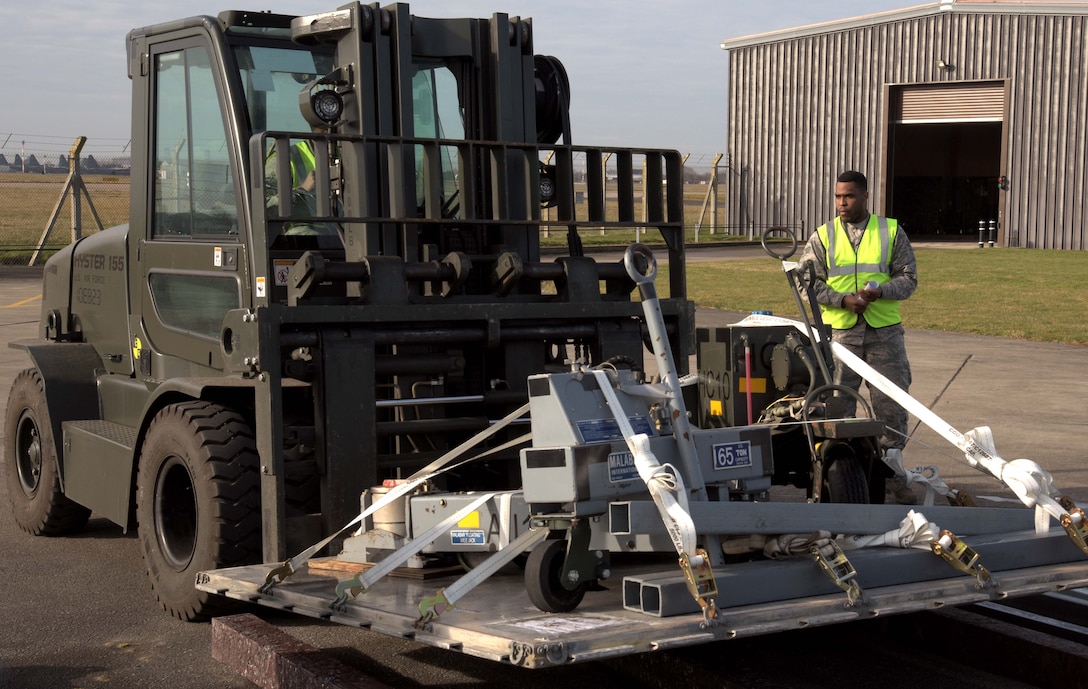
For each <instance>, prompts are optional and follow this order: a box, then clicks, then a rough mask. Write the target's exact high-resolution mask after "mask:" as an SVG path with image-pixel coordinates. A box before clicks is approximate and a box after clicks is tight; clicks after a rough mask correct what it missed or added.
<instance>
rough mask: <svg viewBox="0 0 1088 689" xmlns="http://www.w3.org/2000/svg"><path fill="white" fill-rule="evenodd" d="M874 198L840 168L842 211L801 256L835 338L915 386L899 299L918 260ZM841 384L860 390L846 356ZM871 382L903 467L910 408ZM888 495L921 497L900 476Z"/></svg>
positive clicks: (888, 453)
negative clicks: (875, 209)
mask: <svg viewBox="0 0 1088 689" xmlns="http://www.w3.org/2000/svg"><path fill="white" fill-rule="evenodd" d="M868 202H869V185H868V180H866V178H865V175H863V174H861V173H860V172H857V171H854V170H848V171H846V172H843V173H842V174H840V175H839V176H838V178H837V180H836V183H835V209H836V210H837V211H838V215H837V217H835V218H834V219H832V220H829V221H828V222H827V223H826V224H824V225H821V226H820V227H819V228H817V229H816V231H815V232H814V233H813V234H812V236H811V237H810V238H809V240H808V243H807V244H806V246H805V250H804V253H803V254H802V257H801V262H802V263H809V264H811V270H812V273H811V274H813V275H815V284H814V286H813V288H814V290H815V292H816V300H817V302H819V304H820V310H821V312H822V315H823V319H824V322H825V323H827V324H828V325H829V326H831V336H832V339H833V340H835V341H836V342H838V343H840V344H842V345H843V346H844V347H846V348H847V349H849V350H850V351H851V352H853V353H854V354H856V355H857V356H858V357H860V358H861V359H862V360H864V361H865V362H866V363H868V364H869V365H870V366H872V367H873V368H874V369H876V370H877V371H879V372H880V373H881V374H883V375H884V376H885V377H887V378H888V379H889V380H890V381H892V382H893V383H895V384H896V385H897V386H899V387H900V388H902V389H903V390H904V391H907V390H909V388H910V382H911V374H910V362H909V361H908V359H907V350H906V344H905V342H904V332H903V323H902V318H901V317H900V313H899V302H901V301H903V300H905V299H908V298H909V297H910V296H911V295H912V294H914V290H915V289H916V288H917V287H918V266H917V262H916V261H915V258H914V249H913V248H912V247H911V244H910V240H909V239H907V234H906V232H905V231H904V230H903V228H902V227H899V223H898V222H897V221H896V220H895V218H885V217H881V216H877V215H874V214H872V213H870V212H869V208H868ZM835 383H836V384H838V385H843V386H845V387H849V388H850V389H852V390H858V389H859V388H860V387H861V376H859V375H858V374H857V373H855V372H854V371H853V370H852V369H850V368H848V367H846V366H845V365H843V364H842V363H841V362H839V363H838V365H837V366H836V367H835ZM868 388H869V396H870V398H871V400H872V404H873V413H874V414H875V415H876V417H877V418H878V419H880V420H881V421H883V422H884V425H885V431H884V436H883V437H882V438H881V446H882V448H883V450H884V454H885V458H886V461H887V462H888V463H889V465H894V466H899V467H901V466H902V462H903V459H902V457H903V455H902V451H903V447H904V446H905V445H906V439H907V412H906V410H905V409H903V407H901V406H900V405H899V404H898V403H897V402H895V401H894V400H892V399H891V398H889V397H888V396H887V395H885V394H884V393H883V392H881V391H880V390H878V389H876V388H875V387H873V386H871V385H870V386H868ZM844 401H845V408H846V413H847V415H849V416H852V415H854V413H855V412H856V401H855V400H854V398H853V397H851V396H849V395H846V396H844ZM886 499H890V500H894V501H895V502H897V503H899V504H905V505H914V504H916V503H917V502H918V498H917V496H916V495H915V494H914V493H913V492H912V491H911V489H910V487H909V486H907V484H906V483H905V482H904V481H903V479H902V478H901V477H900V476H899V475H893V476H892V477H891V478H889V479H888V480H887V482H886Z"/></svg>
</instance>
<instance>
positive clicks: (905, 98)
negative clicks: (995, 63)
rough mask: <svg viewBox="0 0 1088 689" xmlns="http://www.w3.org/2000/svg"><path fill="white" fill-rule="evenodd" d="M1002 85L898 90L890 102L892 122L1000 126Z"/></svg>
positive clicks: (991, 82) (964, 84)
mask: <svg viewBox="0 0 1088 689" xmlns="http://www.w3.org/2000/svg"><path fill="white" fill-rule="evenodd" d="M1004 112H1005V84H1004V83H1003V82H1000V81H984V82H970V83H961V84H918V85H914V86H901V87H899V88H897V89H896V93H895V94H894V96H893V98H892V121H893V122H900V123H903V124H921V123H925V122H1000V121H1001V120H1002V118H1003V116H1004Z"/></svg>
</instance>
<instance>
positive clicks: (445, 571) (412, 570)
mask: <svg viewBox="0 0 1088 689" xmlns="http://www.w3.org/2000/svg"><path fill="white" fill-rule="evenodd" d="M307 564H308V566H309V568H310V572H311V573H313V574H325V573H328V574H329V575H330V576H333V575H334V574H344V573H346V574H358V573H359V572H365V571H366V570H368V569H370V568H371V567H373V566H374V563H372V562H351V561H348V560H340V559H338V558H335V557H322V558H315V559H313V560H310V561H309V563H307ZM464 571H465V569H464V567H461V566H460V565H444V566H436V567H422V568H421V567H397V568H396V569H394V570H393V571H392V572H390V573H389V575H388V576H391V577H396V578H398V579H414V580H417V581H426V580H427V579H436V578H438V577H446V576H450V575H455V574H463V573H464Z"/></svg>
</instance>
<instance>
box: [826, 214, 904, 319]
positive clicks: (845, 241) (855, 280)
mask: <svg viewBox="0 0 1088 689" xmlns="http://www.w3.org/2000/svg"><path fill="white" fill-rule="evenodd" d="M828 228H831V231H828ZM898 231H899V223H898V222H897V221H896V220H895V219H894V218H884V217H879V216H877V215H872V214H870V215H869V224H868V225H867V226H866V228H865V234H863V235H862V236H861V244H859V245H858V250H857V253H854V246H853V244H851V243H850V237H849V235H847V233H846V228H845V227H843V225H842V220H841V219H840V218H835V219H834V220H832V221H831V222H829V223H827V224H826V225H821V226H820V227H819V229H817V230H816V232H817V233H819V235H820V240H821V241H823V243H824V248H826V249H827V285H828V287H830V288H831V289H833V290H835V291H836V292H844V293H847V294H853V293H855V292H858V291H860V290H862V289H864V287H865V283H867V282H869V281H870V280H874V281H876V283H877V284H880V285H882V284H884V283H885V282H887V281H888V280H890V279H891V262H892V247H893V246H894V245H895V235H896V232H898ZM820 309H821V310H822V311H823V318H824V322H825V323H827V324H828V325H830V326H831V327H832V328H834V329H836V330H845V329H848V328H852V327H854V325H855V324H856V323H857V322H858V315H857V314H856V313H854V312H853V311H850V310H849V309H844V308H842V307H841V306H828V305H826V304H821V305H820ZM863 315H864V316H865V320H866V322H868V323H869V325H871V326H873V327H874V328H882V327H884V326H887V325H895V324H896V323H900V322H902V320H903V319H902V318H901V317H900V315H899V302H898V301H897V300H895V299H877V300H876V301H874V302H872V303H870V304H869V308H867V309H865V313H864V314H863Z"/></svg>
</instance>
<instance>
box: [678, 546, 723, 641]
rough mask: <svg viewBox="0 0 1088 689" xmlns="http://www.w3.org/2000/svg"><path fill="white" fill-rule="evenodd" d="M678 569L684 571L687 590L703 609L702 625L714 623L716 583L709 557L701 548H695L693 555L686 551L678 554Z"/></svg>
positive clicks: (716, 615) (716, 614) (716, 611)
mask: <svg viewBox="0 0 1088 689" xmlns="http://www.w3.org/2000/svg"><path fill="white" fill-rule="evenodd" d="M680 570H681V571H682V572H683V573H684V581H685V582H686V583H687V585H688V592H689V593H691V596H692V598H694V599H695V601H696V602H697V603H698V604H699V607H700V608H702V610H703V622H702V626H703V627H707V626H709V625H711V624H714V623H715V621H716V618H717V617H718V607H717V605H715V603H714V597H715V596H717V595H718V584H717V582H716V581H714V571H713V570H712V569H711V567H710V557H708V556H707V554H706V551H705V550H703V549H702V548H696V549H695V555H694V557H689V556H688V554H687V553H681V554H680Z"/></svg>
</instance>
